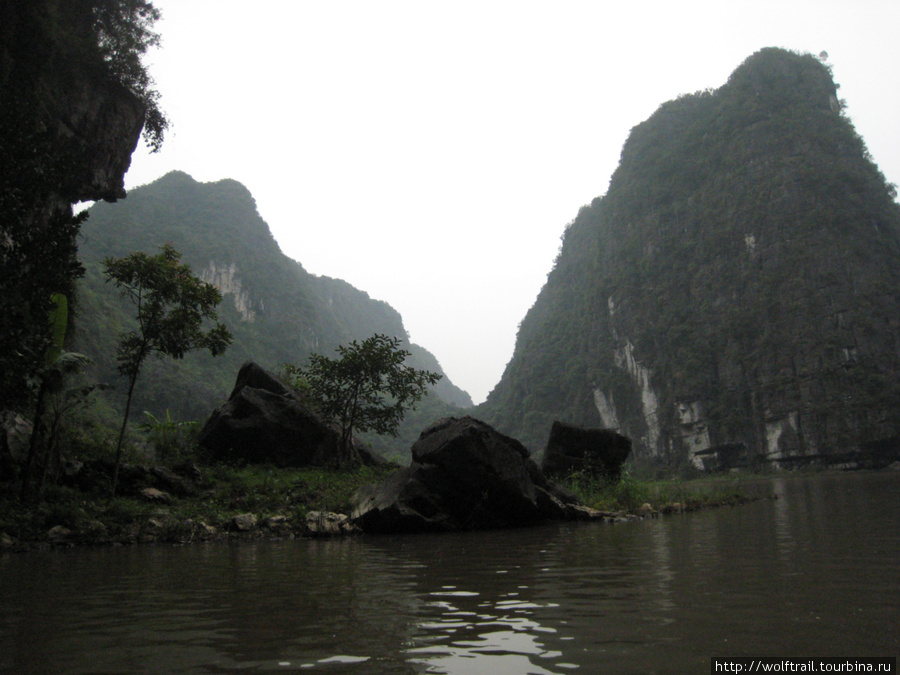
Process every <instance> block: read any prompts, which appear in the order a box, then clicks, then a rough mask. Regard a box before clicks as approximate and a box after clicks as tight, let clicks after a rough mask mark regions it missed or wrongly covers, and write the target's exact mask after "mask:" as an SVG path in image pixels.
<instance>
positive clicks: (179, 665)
mask: <svg viewBox="0 0 900 675" xmlns="http://www.w3.org/2000/svg"><path fill="white" fill-rule="evenodd" d="M757 489H760V490H761V491H762V492H763V493H765V494H769V495H771V494H775V495H777V498H767V499H762V500H759V501H756V502H752V503H749V504H744V505H741V506H737V507H723V508H719V509H710V510H707V511H701V512H695V513H689V514H681V515H673V516H665V517H662V518H658V519H648V520H643V521H636V522H630V523H619V524H614V525H611V524H596V523H594V524H591V523H563V524H551V525H545V526H540V527H535V528H528V529H518V530H508V531H499V532H478V533H461V534H445V535H417V536H390V537H388V536H379V537H375V536H360V537H354V538H347V539H332V540H291V541H287V540H286V541H280V542H270V541H266V542H252V543H236V544H221V543H219V544H192V545H188V546H182V547H170V546H134V547H127V548H99V549H65V550H52V551H36V552H29V553H23V554H9V555H3V556H0V670H3V671H4V672H16V673H27V672H34V673H54V672H65V673H69V672H79V673H173V672H197V673H223V672H232V671H237V670H262V671H292V670H303V671H307V672H311V673H359V674H360V675H363V674H365V675H368V674H369V673H392V674H393V673H453V674H462V673H465V674H468V673H488V674H490V675H506V674H509V675H524V674H526V673H534V674H540V675H543V674H550V673H553V674H560V673H577V672H580V673H591V674H594V673H694V672H696V673H708V672H710V658H711V657H713V656H719V657H729V656H782V657H788V656H790V657H801V656H807V657H814V656H897V655H898V653H900V625H898V617H900V499H898V496H900V472H884V473H854V474H808V475H801V476H795V475H785V476H783V477H777V476H776V477H773V478H770V479H766V480H765V481H762V482H760V483H759V484H758V486H757Z"/></svg>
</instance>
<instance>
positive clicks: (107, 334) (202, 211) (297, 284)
mask: <svg viewBox="0 0 900 675" xmlns="http://www.w3.org/2000/svg"><path fill="white" fill-rule="evenodd" d="M165 243H169V244H171V245H173V246H174V247H175V248H176V249H177V250H178V251H180V252H181V253H182V260H183V262H185V263H187V264H188V265H190V266H191V269H192V271H193V273H194V274H196V275H197V276H199V277H201V278H202V279H204V280H205V281H207V282H209V283H211V284H214V285H215V286H217V287H218V288H219V290H220V291H221V292H222V295H223V301H222V304H221V305H220V309H219V318H220V320H222V321H224V323H226V324H227V325H228V327H229V329H230V330H231V331H232V333H233V334H234V343H233V344H232V345H231V347H229V348H228V349H227V350H226V352H225V353H224V354H223V355H222V356H219V357H216V358H215V359H214V358H212V357H210V356H209V355H205V354H200V353H194V354H190V355H188V356H187V357H186V358H185V359H184V360H182V361H178V362H173V361H169V360H166V361H155V360H154V361H151V362H148V364H147V367H146V371H145V372H142V374H141V378H140V380H139V382H138V387H137V390H136V393H135V406H134V410H136V411H137V412H138V414H140V413H141V411H144V410H146V411H149V412H151V413H152V414H154V415H156V416H157V417H159V416H164V415H165V414H166V411H167V410H168V411H169V413H170V414H171V415H172V417H173V418H175V419H179V420H204V419H205V418H206V417H207V416H208V415H209V414H210V412H211V411H212V409H213V408H214V407H215V406H217V405H218V404H220V403H221V402H222V401H223V400H224V399H225V398H227V396H228V394H229V392H230V391H231V388H232V386H233V385H234V378H235V376H236V374H237V371H238V369H239V367H240V365H241V364H242V363H243V362H245V361H248V360H254V361H256V362H257V363H259V364H260V365H262V366H263V367H266V368H269V369H272V370H277V369H278V368H279V367H280V366H281V365H283V364H286V363H294V364H302V363H304V362H305V359H306V357H307V356H308V355H309V354H310V353H311V352H316V353H319V354H324V355H329V356H330V355H332V354H333V353H334V348H335V347H336V346H337V345H339V344H346V343H347V342H349V341H351V340H354V339H356V340H362V339H365V338H367V337H370V336H371V335H372V334H374V333H383V334H386V335H390V336H397V337H400V338H401V339H402V340H403V341H404V348H406V349H407V350H408V351H410V352H411V353H412V355H411V356H410V357H409V359H408V363H409V364H410V365H412V366H414V367H416V368H425V369H428V370H432V371H435V372H441V373H442V370H441V367H440V364H439V363H438V361H437V359H436V358H435V357H434V355H432V354H431V353H430V352H428V351H427V350H426V349H425V348H423V347H421V346H418V345H414V344H411V343H410V342H409V339H408V335H407V332H406V329H405V328H404V326H403V319H402V317H401V316H400V314H399V313H398V312H397V311H396V310H394V309H393V308H392V307H391V306H390V305H389V304H387V303H386V302H383V301H380V300H374V299H372V298H370V297H369V296H368V294H366V293H365V292H363V291H360V290H358V289H356V288H354V287H353V286H351V285H350V284H348V283H346V282H345V281H342V280H340V279H332V278H329V277H325V276H316V275H313V274H310V273H308V272H307V271H306V270H305V269H304V268H303V266H302V265H301V264H300V263H299V262H297V261H294V260H291V259H290V258H288V257H287V256H285V255H284V254H283V253H282V252H281V250H280V248H279V247H278V244H277V242H276V241H275V239H274V238H273V237H272V234H271V232H270V231H269V227H268V225H267V224H266V223H265V222H264V221H263V220H262V219H261V218H260V216H259V214H258V212H257V210H256V204H255V202H254V200H253V197H252V196H251V194H250V193H249V191H248V190H247V189H246V188H245V187H244V186H243V185H241V184H240V183H238V182H237V181H234V180H221V181H218V182H215V183H199V182H197V181H195V180H194V179H193V178H191V177H190V176H188V175H187V174H185V173H182V172H172V173H169V174H167V175H165V176H163V177H162V178H160V179H159V180H157V181H155V182H153V183H151V184H150V185H146V186H143V187H140V188H137V189H134V190H132V191H130V192H129V194H128V198H127V199H126V200H123V201H121V202H118V203H115V204H108V203H97V204H95V205H94V206H92V207H91V209H90V216H89V218H88V220H87V222H86V224H85V225H84V226H83V228H82V242H81V245H80V247H79V255H80V258H81V260H82V262H83V264H84V266H85V268H86V274H85V278H84V279H83V280H82V282H81V284H80V287H79V300H78V308H77V313H76V316H77V318H76V342H75V344H74V349H76V350H77V351H81V352H84V353H85V354H88V355H90V356H91V357H92V358H93V359H94V360H95V363H94V365H93V366H92V374H93V375H94V376H95V377H97V378H98V379H99V380H101V381H104V382H111V383H112V382H117V381H118V377H117V376H116V366H115V350H116V343H117V339H118V335H119V333H121V332H122V331H123V330H126V329H128V328H129V327H130V326H131V322H132V321H133V317H132V316H131V313H132V311H133V310H132V307H131V306H130V305H129V304H128V303H126V302H124V301H122V300H121V299H120V298H119V297H118V296H117V293H116V291H115V289H114V288H113V287H112V285H111V284H107V283H104V281H103V273H102V269H103V265H102V261H103V259H104V258H105V257H106V256H113V257H121V256H124V255H127V254H129V253H131V252H132V251H145V252H148V253H151V254H153V253H156V252H157V251H158V248H159V247H160V246H162V245H163V244H165ZM433 393H434V396H429V397H427V399H426V400H425V401H423V402H422V403H421V404H420V406H419V408H420V410H419V411H417V412H416V413H413V414H411V415H410V419H409V420H408V422H409V423H410V424H413V423H416V422H422V419H418V417H419V416H420V415H424V416H425V418H432V417H433V418H434V419H437V418H438V417H441V416H444V415H446V414H450V413H453V412H457V411H458V409H459V408H467V407H471V406H472V400H471V398H470V397H469V395H468V394H467V393H466V392H464V391H463V390H461V389H460V388H459V387H457V386H455V385H454V384H453V383H452V382H450V381H449V379H447V377H446V376H445V377H444V378H443V379H442V380H441V381H440V382H439V383H438V384H437V385H436V386H435V387H434V389H433ZM120 397H121V392H118V393H113V394H111V395H110V398H109V400H110V403H111V404H112V405H118V400H119V398H120ZM429 421H430V419H429ZM419 430H420V429H419ZM417 433H418V430H415V431H412V430H410V431H408V432H404V434H403V436H401V440H400V441H393V440H392V439H381V440H378V439H370V440H373V441H374V443H375V445H376V446H378V445H381V447H380V448H379V449H380V450H382V451H384V452H387V453H388V454H392V453H393V450H394V448H395V445H396V444H397V443H400V444H402V443H404V442H405V439H404V437H408V436H409V435H412V434H417ZM414 437H415V436H414V435H413V439H414ZM400 447H402V445H401V446H400ZM406 447H407V448H408V445H407V446H406ZM400 452H401V454H402V451H400Z"/></svg>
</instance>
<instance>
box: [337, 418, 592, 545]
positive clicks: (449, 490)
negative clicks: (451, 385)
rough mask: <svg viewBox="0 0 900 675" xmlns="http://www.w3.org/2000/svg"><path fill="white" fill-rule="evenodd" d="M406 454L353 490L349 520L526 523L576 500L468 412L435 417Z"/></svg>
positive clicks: (375, 526)
mask: <svg viewBox="0 0 900 675" xmlns="http://www.w3.org/2000/svg"><path fill="white" fill-rule="evenodd" d="M412 456H413V463H412V464H411V465H410V466H409V467H407V468H404V469H401V470H399V471H397V472H396V473H394V474H392V475H391V476H389V477H388V478H387V479H386V480H385V481H383V482H382V483H381V484H379V485H376V486H368V487H366V488H362V489H361V490H359V491H358V492H357V494H356V496H355V499H354V501H355V506H354V510H353V513H352V515H351V518H352V520H353V522H354V523H355V524H356V525H358V526H359V527H360V528H361V529H362V530H363V531H367V532H423V531H444V530H468V529H488V528H500V527H510V526H517V525H528V524H532V523H536V522H539V521H541V520H546V519H552V518H565V517H567V516H568V515H569V510H568V508H567V507H574V506H575V504H576V502H577V500H576V499H575V497H574V496H572V495H569V494H567V493H565V492H564V491H562V490H559V489H558V488H556V487H555V486H553V485H551V484H550V483H549V482H548V481H547V479H546V478H545V477H544V475H543V474H542V473H541V471H540V469H539V468H538V467H537V465H536V464H535V463H534V462H533V461H532V460H531V459H530V457H529V456H528V451H527V450H526V449H525V447H524V446H523V445H522V444H521V443H519V442H518V441H517V440H515V439H513V438H510V437H508V436H504V435H503V434H500V433H498V432H497V431H495V430H494V429H493V428H491V427H490V426H489V425H487V424H485V423H484V422H481V421H479V420H476V419H474V418H471V417H464V418H461V419H460V418H449V419H444V420H441V421H439V422H436V423H435V424H433V425H432V426H431V427H429V428H428V429H426V430H425V431H423V432H422V434H421V435H420V436H419V440H418V441H416V443H415V444H414V445H413V447H412ZM573 517H574V515H573Z"/></svg>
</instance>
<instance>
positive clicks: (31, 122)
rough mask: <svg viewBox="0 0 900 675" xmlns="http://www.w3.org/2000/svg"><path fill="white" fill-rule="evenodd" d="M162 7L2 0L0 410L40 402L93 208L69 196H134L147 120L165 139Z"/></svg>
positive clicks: (126, 1) (100, 0)
mask: <svg viewBox="0 0 900 675" xmlns="http://www.w3.org/2000/svg"><path fill="white" fill-rule="evenodd" d="M158 16H159V15H158V12H157V11H156V10H155V9H154V8H153V6H152V4H151V3H149V2H146V1H144V0H77V1H75V0H31V1H29V2H5V3H3V4H2V6H0V139H2V140H0V213H2V221H0V315H2V316H3V321H2V323H0V409H8V408H14V409H18V410H22V409H25V408H27V407H28V406H29V404H30V403H31V402H33V400H34V398H35V396H36V391H37V385H36V382H37V381H39V380H40V373H39V371H40V369H41V368H42V365H43V361H44V356H45V354H46V350H47V348H48V346H49V344H50V340H51V336H50V330H49V321H48V316H49V313H50V311H51V297H52V296H53V294H62V295H65V296H67V297H68V298H69V299H70V300H74V290H75V282H76V279H77V278H78V277H79V276H80V275H81V274H82V272H83V269H82V267H81V265H80V263H79V261H78V259H77V257H76V248H77V237H78V233H79V228H80V226H81V224H82V223H83V221H84V218H85V215H84V214H79V215H77V216H75V215H73V213H72V208H71V204H73V203H74V202H77V201H81V200H88V199H116V198H118V197H120V196H122V195H123V194H124V191H123V189H122V180H123V175H124V173H125V171H126V169H127V168H128V164H129V162H130V158H131V153H132V151H133V150H134V147H135V143H136V142H137V139H138V137H139V135H140V134H141V131H142V129H143V130H144V132H145V135H146V138H147V140H148V143H149V144H150V145H151V146H153V147H154V148H158V147H159V145H160V144H161V143H162V140H163V135H164V132H165V128H166V126H167V124H168V122H167V120H166V117H165V115H164V114H163V113H162V111H161V110H160V108H159V106H158V99H159V95H158V93H157V92H156V91H155V89H154V88H153V81H152V79H151V78H150V76H149V74H148V72H147V70H146V69H145V67H144V65H143V63H142V61H141V57H142V56H143V55H144V54H145V52H146V50H147V49H148V48H149V47H151V46H153V45H154V44H156V42H157V39H158V37H157V36H156V34H155V33H154V32H153V30H152V28H153V24H154V22H155V21H156V19H157V18H158ZM70 304H74V303H73V302H70Z"/></svg>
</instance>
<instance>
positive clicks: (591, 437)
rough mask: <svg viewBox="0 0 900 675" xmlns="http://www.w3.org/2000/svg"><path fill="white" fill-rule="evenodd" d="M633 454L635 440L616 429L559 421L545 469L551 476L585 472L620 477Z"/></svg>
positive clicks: (545, 458) (544, 462) (554, 430)
mask: <svg viewBox="0 0 900 675" xmlns="http://www.w3.org/2000/svg"><path fill="white" fill-rule="evenodd" d="M629 453H631V439H629V438H628V437H627V436H623V435H622V434H620V433H618V432H616V431H613V430H612V429H586V428H584V427H578V426H574V425H571V424H566V423H565V422H560V421H556V422H554V423H553V426H552V427H551V429H550V439H549V440H548V441H547V449H546V450H544V460H543V462H542V464H541V469H542V470H543V472H544V474H545V475H546V476H548V477H550V478H553V477H563V476H568V475H569V474H571V473H575V472H578V471H582V472H585V473H588V474H590V475H592V476H598V477H599V476H608V477H611V478H615V477H617V476H618V475H619V474H620V473H621V470H622V464H623V463H624V462H625V460H626V459H628V455H629Z"/></svg>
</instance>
